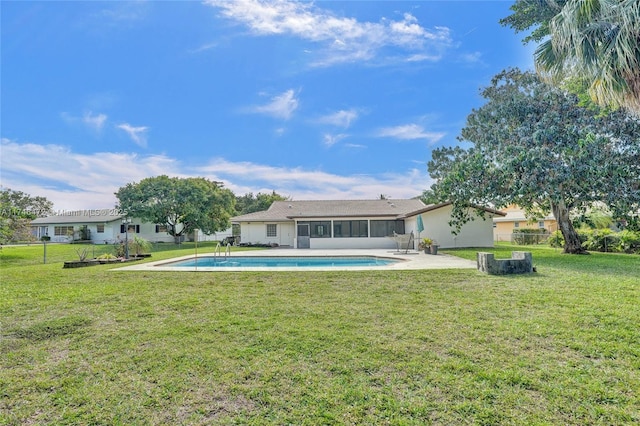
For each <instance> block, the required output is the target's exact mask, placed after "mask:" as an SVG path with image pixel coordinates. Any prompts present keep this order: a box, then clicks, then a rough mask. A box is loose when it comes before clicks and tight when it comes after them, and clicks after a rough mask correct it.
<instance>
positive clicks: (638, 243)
mask: <svg viewBox="0 0 640 426" xmlns="http://www.w3.org/2000/svg"><path fill="white" fill-rule="evenodd" d="M617 249H618V250H617V251H621V252H624V253H638V254H640V232H638V231H630V230H624V231H621V232H618V247H617Z"/></svg>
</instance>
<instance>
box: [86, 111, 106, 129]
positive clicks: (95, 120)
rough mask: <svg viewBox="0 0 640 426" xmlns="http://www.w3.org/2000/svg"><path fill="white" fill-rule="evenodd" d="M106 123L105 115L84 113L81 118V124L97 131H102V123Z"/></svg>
mask: <svg viewBox="0 0 640 426" xmlns="http://www.w3.org/2000/svg"><path fill="white" fill-rule="evenodd" d="M106 121H107V116H106V115H105V114H98V115H93V113H92V112H91V111H89V112H86V113H85V114H84V115H83V116H82V122H83V123H84V124H86V125H87V126H89V127H92V128H94V129H95V130H97V131H100V130H102V128H103V127H104V123H105V122H106Z"/></svg>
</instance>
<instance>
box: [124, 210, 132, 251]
mask: <svg viewBox="0 0 640 426" xmlns="http://www.w3.org/2000/svg"><path fill="white" fill-rule="evenodd" d="M130 223H131V219H129V218H128V217H124V218H122V224H123V225H124V258H125V259H129V224H130Z"/></svg>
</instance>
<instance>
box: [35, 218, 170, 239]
mask: <svg viewBox="0 0 640 426" xmlns="http://www.w3.org/2000/svg"><path fill="white" fill-rule="evenodd" d="M121 224H122V222H121V221H120V220H118V221H112V222H106V223H83V222H75V223H52V224H47V225H37V228H38V232H39V234H40V236H43V235H48V236H49V237H51V242H55V243H70V242H71V241H73V237H71V236H66V235H64V236H63V235H55V227H56V226H67V227H71V226H73V230H74V235H77V233H78V232H79V231H80V229H81V228H83V227H84V226H86V227H87V229H88V230H89V237H90V239H91V242H92V243H93V244H114V243H117V242H118V241H124V240H125V239H126V238H127V236H126V235H125V234H124V233H121V232H120V225H121ZM98 225H104V232H98ZM135 225H140V232H139V233H136V232H129V236H128V238H133V237H140V238H144V239H145V240H148V241H150V242H159V241H163V242H173V240H174V239H173V237H172V236H171V235H169V234H168V233H166V232H156V225H155V224H153V223H142V222H140V221H136V220H135V219H134V220H133V221H132V222H131V223H130V224H129V226H130V227H134V226H135Z"/></svg>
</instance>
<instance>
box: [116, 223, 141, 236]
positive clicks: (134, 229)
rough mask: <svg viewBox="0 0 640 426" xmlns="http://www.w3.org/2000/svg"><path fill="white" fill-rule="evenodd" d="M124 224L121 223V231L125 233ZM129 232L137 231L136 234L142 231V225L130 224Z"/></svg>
mask: <svg viewBox="0 0 640 426" xmlns="http://www.w3.org/2000/svg"><path fill="white" fill-rule="evenodd" d="M124 232H125V231H124V224H122V225H120V233H121V234H124ZM128 232H135V233H136V234H139V233H140V225H132V224H129V230H128Z"/></svg>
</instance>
